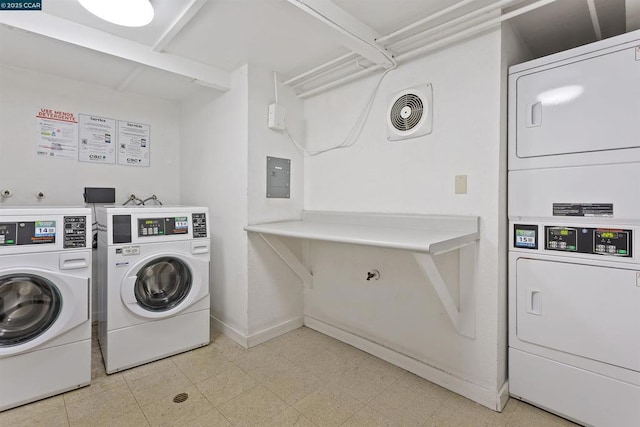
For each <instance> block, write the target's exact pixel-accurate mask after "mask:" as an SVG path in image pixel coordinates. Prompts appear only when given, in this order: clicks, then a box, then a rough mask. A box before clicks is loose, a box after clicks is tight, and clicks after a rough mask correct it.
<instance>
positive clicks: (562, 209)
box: [553, 203, 613, 218]
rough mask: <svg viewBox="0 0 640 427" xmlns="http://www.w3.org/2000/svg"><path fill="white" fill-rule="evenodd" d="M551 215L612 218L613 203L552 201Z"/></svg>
mask: <svg viewBox="0 0 640 427" xmlns="http://www.w3.org/2000/svg"><path fill="white" fill-rule="evenodd" d="M553 216H587V217H600V218H602V217H606V218H613V203H554V204H553Z"/></svg>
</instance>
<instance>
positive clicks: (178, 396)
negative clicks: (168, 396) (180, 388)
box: [173, 393, 189, 403]
mask: <svg viewBox="0 0 640 427" xmlns="http://www.w3.org/2000/svg"><path fill="white" fill-rule="evenodd" d="M188 398H189V395H188V394H187V393H180V394H176V397H174V398H173V401H174V402H175V403H182V402H184V401H185V400H187V399H188Z"/></svg>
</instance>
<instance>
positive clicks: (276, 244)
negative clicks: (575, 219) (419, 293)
mask: <svg viewBox="0 0 640 427" xmlns="http://www.w3.org/2000/svg"><path fill="white" fill-rule="evenodd" d="M244 229H245V230H246V231H248V232H252V233H258V234H259V235H260V236H261V237H262V238H263V239H264V240H265V242H267V244H269V246H271V248H272V249H273V250H274V251H275V252H276V253H277V254H278V255H279V256H280V257H281V258H282V260H283V261H284V262H285V263H286V264H287V265H288V266H289V267H290V268H291V269H292V270H293V272H294V273H296V274H297V275H298V277H300V278H301V279H302V282H303V284H304V285H305V286H306V287H308V288H311V287H312V286H313V274H312V273H311V271H309V269H307V267H305V266H304V264H303V263H302V262H300V260H298V258H296V256H295V255H294V254H293V253H292V252H291V251H290V250H289V248H288V247H287V246H286V245H285V244H284V243H283V242H282V241H281V240H280V239H279V238H278V237H292V238H298V239H305V240H322V241H328V242H337V243H349V244H355V245H366V246H375V247H381V248H391V249H399V250H406V251H410V252H412V253H413V255H414V258H415V260H416V262H417V263H418V265H419V266H420V268H421V270H422V271H423V273H424V274H425V276H426V277H427V278H428V279H429V281H430V282H431V284H432V285H433V287H434V289H435V291H436V293H437V294H438V296H439V298H440V301H441V302H442V304H443V306H444V308H445V310H446V311H447V314H448V315H449V317H450V318H451V321H452V322H453V324H454V326H455V327H456V329H457V330H458V332H459V333H460V334H461V335H464V336H466V337H469V338H474V337H475V289H474V288H475V286H474V282H475V263H476V260H475V258H476V256H475V255H476V254H475V249H476V242H477V240H478V239H479V238H480V233H479V218H478V217H476V216H442V215H401V214H373V213H354V212H317V211H303V212H302V216H301V219H300V220H293V221H281V222H272V223H264V224H254V225H248V226H246V227H245V228H244ZM453 250H459V251H460V256H459V263H460V265H459V273H460V274H459V280H460V282H459V284H460V286H459V297H458V300H457V301H455V300H454V299H453V297H452V293H451V291H450V288H449V287H448V286H447V284H446V283H445V281H444V280H443V278H442V276H441V274H440V272H439V270H438V267H437V265H436V263H435V262H434V260H433V256H434V255H438V254H442V253H445V252H449V251H453Z"/></svg>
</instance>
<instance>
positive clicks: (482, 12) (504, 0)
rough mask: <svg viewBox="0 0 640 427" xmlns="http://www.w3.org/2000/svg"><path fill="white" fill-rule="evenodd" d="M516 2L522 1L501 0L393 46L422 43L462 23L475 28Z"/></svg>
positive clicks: (520, 0)
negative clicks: (486, 18) (487, 17)
mask: <svg viewBox="0 0 640 427" xmlns="http://www.w3.org/2000/svg"><path fill="white" fill-rule="evenodd" d="M516 2H522V0H501V1H499V2H497V3H492V4H490V5H488V6H485V7H482V8H480V9H477V10H474V11H472V12H469V13H467V14H466V15H463V16H459V17H457V18H454V19H451V20H449V21H447V22H443V23H442V24H439V25H436V26H435V27H432V28H428V29H426V30H424V31H421V32H419V33H416V34H414V35H411V36H408V37H405V38H404V39H402V40H398V41H397V42H395V43H393V46H394V47H395V46H399V45H405V44H411V43H415V42H417V41H420V40H421V39H424V38H426V37H427V36H428V35H431V34H434V33H437V32H441V31H447V30H449V29H451V28H454V27H458V26H459V24H462V23H471V25H472V26H473V25H475V22H476V21H478V20H483V19H484V18H485V17H486V15H487V14H490V13H492V12H496V11H498V10H500V9H502V8H503V7H506V6H510V5H511V4H513V3H516ZM399 31H402V30H398V31H396V32H399Z"/></svg>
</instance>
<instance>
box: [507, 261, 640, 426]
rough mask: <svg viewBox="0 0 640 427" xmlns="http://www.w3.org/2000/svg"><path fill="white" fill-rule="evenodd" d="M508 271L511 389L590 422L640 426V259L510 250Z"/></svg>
mask: <svg viewBox="0 0 640 427" xmlns="http://www.w3.org/2000/svg"><path fill="white" fill-rule="evenodd" d="M509 274H510V296H509V298H510V316H511V329H512V330H511V331H510V334H511V338H510V349H509V373H510V379H509V389H510V393H511V394H512V395H513V396H516V397H519V398H521V399H523V400H527V401H529V402H532V403H534V404H536V405H538V406H541V407H543V408H545V409H548V410H550V411H552V412H555V413H558V414H560V415H562V416H565V417H567V418H570V419H573V420H575V421H578V422H580V423H582V424H586V425H594V426H614V425H615V426H617V427H624V426H630V427H631V426H636V427H637V426H638V425H640V270H639V269H638V268H637V265H634V264H622V263H618V262H604V261H603V262H600V261H590V260H580V259H567V258H566V257H557V256H553V255H549V256H545V255H534V256H528V255H527V254H525V253H517V252H511V254H510V273H509ZM514 326H515V331H514V330H513V329H514Z"/></svg>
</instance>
